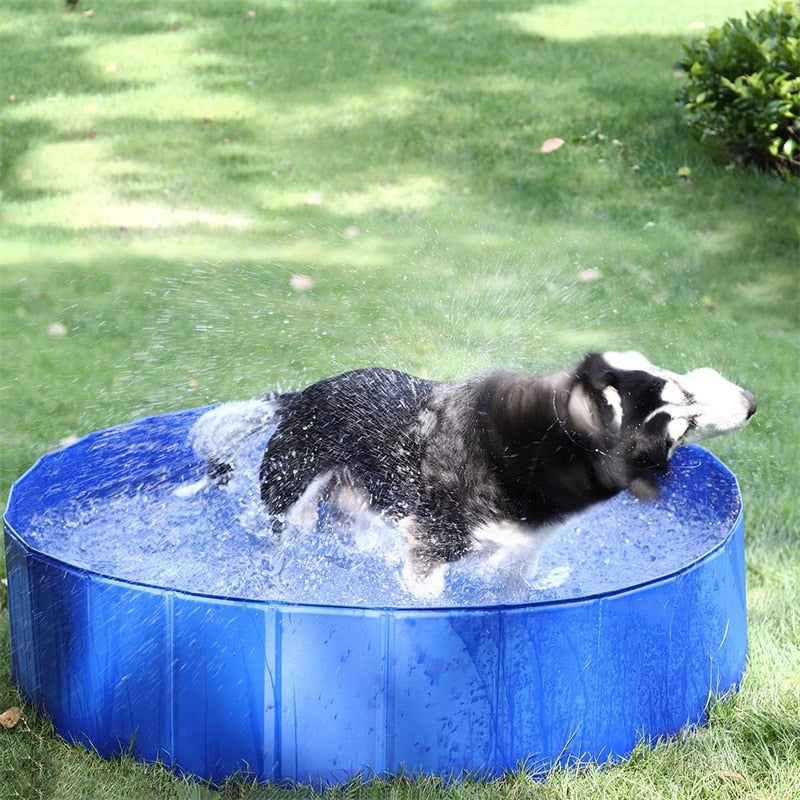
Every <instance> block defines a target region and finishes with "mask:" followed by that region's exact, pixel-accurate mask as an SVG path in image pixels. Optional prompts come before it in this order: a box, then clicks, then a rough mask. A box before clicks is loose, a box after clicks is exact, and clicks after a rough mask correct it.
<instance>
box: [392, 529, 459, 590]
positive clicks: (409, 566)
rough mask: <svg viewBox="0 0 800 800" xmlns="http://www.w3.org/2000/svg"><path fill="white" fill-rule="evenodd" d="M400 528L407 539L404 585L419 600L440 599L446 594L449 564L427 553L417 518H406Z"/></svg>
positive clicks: (403, 574)
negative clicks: (446, 574)
mask: <svg viewBox="0 0 800 800" xmlns="http://www.w3.org/2000/svg"><path fill="white" fill-rule="evenodd" d="M399 527H400V531H401V532H402V533H403V535H404V536H405V539H406V559H405V563H404V564H403V573H402V577H403V584H404V585H405V587H406V588H407V589H408V591H409V592H410V593H411V594H412V595H413V596H414V597H416V598H417V599H418V600H433V599H435V598H437V597H440V596H441V595H442V593H443V592H444V576H445V573H446V572H447V564H446V563H445V562H442V561H439V560H437V559H435V558H433V557H432V556H431V555H430V554H429V553H427V552H426V549H425V547H424V545H423V544H422V540H423V538H424V531H423V529H422V526H421V525H420V523H419V520H417V518H416V517H414V516H410V517H404V518H403V519H401V520H400V524H399Z"/></svg>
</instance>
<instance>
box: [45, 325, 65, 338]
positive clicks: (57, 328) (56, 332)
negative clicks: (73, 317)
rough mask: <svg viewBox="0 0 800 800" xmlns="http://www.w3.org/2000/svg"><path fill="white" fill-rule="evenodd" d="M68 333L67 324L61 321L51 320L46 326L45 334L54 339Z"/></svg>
mask: <svg viewBox="0 0 800 800" xmlns="http://www.w3.org/2000/svg"><path fill="white" fill-rule="evenodd" d="M68 333H69V331H68V330H67V326H66V325H65V324H64V323H63V322H53V323H52V324H50V325H48V326H47V335H48V336H52V337H53V338H54V339H61V338H63V337H64V336H66V335H67V334H68Z"/></svg>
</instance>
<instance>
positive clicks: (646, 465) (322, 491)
mask: <svg viewBox="0 0 800 800" xmlns="http://www.w3.org/2000/svg"><path fill="white" fill-rule="evenodd" d="M755 412H756V400H755V397H754V396H753V395H752V394H751V393H750V392H748V391H746V390H745V389H742V388H740V387H738V386H736V385H734V384H733V383H730V382H729V381H727V380H726V379H725V378H723V377H722V376H721V375H720V374H719V373H717V372H715V371H714V370H713V369H698V370H694V371H692V372H689V373H688V374H686V375H678V374H675V373H673V372H669V371H667V370H664V369H661V368H659V367H656V366H654V365H653V364H651V363H650V362H649V361H648V360H647V359H646V358H645V357H644V356H642V355H641V354H639V353H635V352H625V353H617V352H605V353H590V354H588V355H586V356H585V357H584V358H583V359H582V360H581V361H580V362H579V363H577V364H575V365H573V366H571V367H569V368H567V369H565V370H562V371H559V372H555V373H552V374H548V375H542V376H536V375H530V374H524V373H518V372H507V371H498V372H491V373H488V374H485V375H481V376H477V377H470V378H466V379H462V380H456V381H453V382H438V381H433V380H426V379H422V378H417V377H414V376H412V375H408V374H406V373H404V372H399V371H397V370H392V369H384V368H367V369H357V370H353V371H350V372H345V373H344V374H342V375H338V376H336V377H331V378H327V379H325V380H321V381H319V382H318V383H314V384H312V385H310V386H308V387H307V388H305V389H303V390H302V391H298V392H286V393H281V394H275V395H269V396H266V397H264V398H262V399H261V400H254V401H248V402H245V403H239V404H236V403H234V404H227V405H223V406H220V407H218V408H216V409H213V410H212V411H210V412H208V413H207V414H206V415H205V417H203V418H201V419H200V420H199V422H198V423H197V424H196V426H195V431H194V434H193V435H194V439H195V442H196V443H197V442H203V443H204V445H203V447H202V448H201V449H203V451H204V455H205V457H206V459H207V462H208V471H207V477H206V479H205V480H206V482H211V483H216V484H224V483H225V482H227V480H228V479H229V477H230V475H231V474H232V471H233V470H234V468H235V463H236V455H237V452H238V451H240V450H241V449H242V446H243V442H244V441H245V440H246V439H247V438H248V436H251V435H252V434H253V433H254V432H256V431H263V430H265V429H266V427H267V426H269V425H271V424H272V425H274V424H275V420H277V427H276V428H275V430H274V433H273V434H272V436H271V437H270V439H269V441H268V443H267V446H266V449H265V451H264V454H263V458H262V460H261V466H260V471H259V480H260V494H261V500H262V501H263V504H264V506H265V508H266V510H267V511H268V512H269V514H270V515H273V519H275V520H277V521H278V526H279V527H280V525H282V524H285V523H286V522H290V523H293V524H305V525H308V524H309V523H311V522H313V520H315V519H316V508H317V506H318V505H319V503H320V502H323V501H324V502H325V503H326V504H328V505H329V506H333V507H338V508H341V509H344V510H345V512H348V513H349V512H355V511H356V510H358V509H359V508H365V507H368V508H370V509H372V510H375V511H377V512H379V513H380V514H382V515H384V516H385V517H387V518H389V519H390V520H394V521H396V522H397V523H398V524H399V527H400V530H401V531H402V532H403V533H404V534H405V537H406V540H407V543H408V561H407V568H406V570H404V575H405V577H406V578H407V582H408V584H409V585H410V586H411V588H412V591H413V592H414V593H415V594H421V595H431V594H438V593H439V592H440V591H441V589H442V588H443V586H444V568H445V567H446V565H447V564H448V563H450V562H454V561H457V560H458V559H460V558H462V557H463V556H464V555H466V554H467V553H468V552H469V551H470V550H472V549H474V548H475V547H477V546H479V545H481V544H482V543H485V542H492V543H494V545H498V546H502V545H503V544H504V543H512V544H513V543H515V542H519V541H521V540H525V539H530V538H531V536H532V534H533V533H534V532H535V531H536V529H541V528H542V526H546V525H547V524H548V523H552V522H557V521H560V520H561V519H563V518H564V517H565V516H567V515H569V514H571V513H573V512H576V511H579V510H581V509H583V508H586V507H587V506H589V505H591V504H593V503H597V502H599V501H602V500H605V499H608V498H610V497H612V496H613V495H615V494H617V493H618V492H620V491H622V490H628V491H630V492H631V493H632V494H633V495H634V496H636V497H637V498H640V499H648V498H655V497H657V495H658V484H657V478H656V476H657V475H659V474H661V473H665V472H666V471H667V470H668V465H669V460H670V457H671V456H672V454H673V452H674V451H675V449H676V448H678V447H679V446H681V445H683V444H687V443H691V442H697V441H700V440H702V439H706V438H708V437H711V436H717V435H720V434H725V433H729V432H731V431H735V430H737V429H739V428H742V427H744V425H746V424H747V422H748V421H749V420H750V418H751V417H752V416H753V414H755ZM234 418H235V419H236V420H237V422H236V423H235V424H233V425H231V424H230V423H231V420H232V419H234ZM232 431H233V432H232Z"/></svg>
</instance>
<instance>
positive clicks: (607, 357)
mask: <svg viewBox="0 0 800 800" xmlns="http://www.w3.org/2000/svg"><path fill="white" fill-rule="evenodd" d="M603 360H604V361H605V362H606V364H608V366H609V367H611V369H615V370H619V371H621V372H637V371H638V372H649V373H650V374H652V375H660V374H661V373H662V370H660V369H659V368H658V367H656V366H654V365H653V364H651V363H650V362H649V361H648V360H647V359H646V358H645V357H644V356H643V355H642V354H641V353H637V352H636V351H635V350H628V351H627V352H625V353H615V352H613V351H612V352H609V353H603Z"/></svg>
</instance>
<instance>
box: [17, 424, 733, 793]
mask: <svg viewBox="0 0 800 800" xmlns="http://www.w3.org/2000/svg"><path fill="white" fill-rule="evenodd" d="M201 411H202V410H191V411H186V412H180V413H177V414H171V415H163V416H160V417H154V418H150V419H147V420H142V421H139V422H135V423H132V424H130V425H126V426H120V427H118V428H112V429H110V430H108V431H102V432H99V433H96V434H92V435H90V436H89V437H86V438H85V439H83V440H81V441H80V442H78V443H77V444H75V445H73V446H71V447H69V448H66V449H64V450H61V451H58V452H56V453H52V454H49V455H47V456H45V457H43V458H42V459H41V460H40V461H39V462H38V463H37V464H36V465H35V466H34V467H33V468H32V469H31V470H30V471H29V472H28V473H26V475H24V476H23V477H22V478H20V480H19V481H17V483H16V484H15V485H14V487H13V489H12V493H11V497H10V499H9V504H8V508H7V510H6V515H5V540H6V557H7V570H8V582H9V606H10V608H9V613H10V623H11V647H12V671H13V676H14V680H15V681H16V682H17V684H18V685H19V686H20V688H21V689H22V691H23V692H24V694H25V695H26V697H27V698H28V699H29V700H30V701H31V702H32V703H33V704H35V705H36V706H37V707H40V708H43V709H45V710H46V711H47V712H48V713H49V714H50V715H51V716H52V718H53V720H54V723H55V726H56V729H57V730H58V732H59V733H60V734H61V735H62V736H64V737H65V738H66V739H68V740H74V741H78V742H82V743H85V744H87V745H90V746H91V747H93V748H95V749H97V751H98V752H99V753H100V754H101V755H102V756H104V757H110V756H113V755H115V754H117V753H119V752H121V751H126V752H127V751H132V752H133V753H134V754H135V755H136V756H138V757H140V758H142V759H144V760H147V761H154V760H156V759H161V760H163V761H164V763H166V764H167V765H169V766H171V767H173V768H175V769H177V770H180V771H186V772H189V773H193V774H196V775H198V776H200V777H202V778H210V779H213V780H222V779H223V778H225V777H226V776H229V775H231V774H233V773H236V772H246V773H249V774H251V775H252V776H253V777H258V778H260V779H264V780H282V779H292V780H297V781H302V782H306V781H308V782H312V783H315V784H327V783H336V782H339V781H342V780H346V779H347V778H349V777H351V776H352V775H353V774H357V773H362V774H364V775H365V776H369V775H373V774H376V773H377V774H385V773H388V774H390V773H396V772H398V771H400V770H401V769H403V770H404V771H405V772H406V773H407V774H408V773H412V774H413V773H417V772H420V771H424V772H428V773H437V774H444V775H448V776H449V775H455V776H458V775H460V774H462V773H463V772H464V771H469V772H475V773H479V774H482V775H495V774H498V773H501V772H503V771H504V770H506V769H513V768H515V767H517V766H518V765H519V764H520V763H523V762H524V763H526V764H527V765H528V767H529V768H530V769H533V770H544V769H546V768H548V767H549V766H551V765H552V764H554V763H569V762H571V761H574V760H577V759H584V758H592V759H596V760H599V761H606V760H608V759H619V758H623V757H625V756H626V755H627V754H628V753H630V751H631V750H632V749H633V747H634V746H635V745H636V744H637V742H638V741H639V740H640V739H641V738H642V737H644V738H649V739H656V738H660V737H664V736H669V735H672V734H674V733H676V732H677V731H678V730H680V729H681V728H682V727H683V726H685V725H687V724H692V723H698V722H702V721H703V719H704V713H705V710H706V707H707V703H708V700H709V695H710V693H714V694H720V693H725V692H727V691H728V690H730V689H731V688H733V687H735V686H736V685H737V684H738V682H739V680H740V678H741V675H742V672H743V669H744V666H745V660H746V653H747V619H746V605H745V583H744V522H743V517H742V511H741V499H740V494H739V490H738V486H737V485H736V481H735V479H734V477H733V475H732V474H731V473H730V472H729V471H728V470H727V469H726V468H725V467H724V466H723V465H722V464H721V463H720V462H719V461H718V460H717V459H716V458H714V457H713V456H712V455H711V454H709V453H708V452H707V451H705V450H703V449H701V448H697V447H691V448H683V449H682V450H681V451H679V453H678V454H677V456H676V458H678V461H677V464H676V469H675V470H674V475H673V476H672V477H671V478H670V479H669V480H670V481H673V482H677V484H674V483H673V484H670V485H669V486H667V487H666V488H667V491H666V492H665V494H666V495H668V496H669V495H671V496H673V498H675V497H677V498H678V499H680V498H682V502H683V505H684V506H685V507H686V508H687V510H688V509H691V512H692V515H693V519H694V520H696V524H697V526H698V536H705V535H707V530H708V528H709V527H714V526H717V527H718V526H719V525H720V521H722V524H723V525H724V527H725V532H724V535H721V536H720V537H718V541H715V542H714V543H712V544H711V546H710V547H709V549H708V550H707V551H706V552H703V553H702V554H701V555H700V556H699V557H696V558H693V560H691V561H689V562H687V563H686V564H685V565H683V566H682V567H681V568H679V569H675V570H672V571H670V572H669V573H668V574H664V575H661V576H658V577H655V578H651V579H648V580H647V581H638V580H637V576H636V575H634V574H631V575H629V576H628V577H629V579H630V581H629V585H628V586H623V587H621V588H615V589H608V590H607V591H603V592H600V593H593V594H591V595H587V596H585V597H580V596H577V597H576V596H570V597H565V598H556V599H552V598H550V599H537V600H532V601H530V600H529V601H527V602H522V603H519V602H516V603H505V604H504V603H502V602H492V603H485V604H482V605H474V606H469V605H461V606H456V605H454V606H449V607H448V606H438V607H436V606H434V607H427V608H414V607H402V606H392V605H389V604H387V605H385V606H384V605H380V604H373V605H366V606H364V605H362V606H359V605H343V604H338V605H337V604H335V603H325V604H321V603H305V604H304V603H298V602H291V601H289V600H287V599H285V598H283V599H277V600H270V599H263V598H261V599H252V598H250V599H249V598H247V597H241V596H228V597H226V596H223V595H221V594H215V595H212V594H208V593H205V592H204V589H203V587H200V589H199V591H196V592H193V591H190V590H187V589H185V588H180V589H176V588H171V587H168V586H161V585H158V584H157V582H155V581H154V582H152V583H143V582H137V581H134V580H131V579H130V578H129V577H128V576H126V575H124V574H114V572H113V569H108V570H105V571H104V570H99V569H87V568H86V567H85V566H75V565H74V564H70V563H68V562H67V561H65V560H63V559H62V558H55V557H53V556H52V555H50V554H48V552H46V551H40V550H39V549H38V548H37V544H38V542H37V537H33V538H31V537H30V536H29V533H31V531H32V528H31V523H32V521H33V520H36V519H37V517H40V516H41V515H42V514H46V513H47V512H48V510H49V509H52V508H53V507H55V506H58V505H59V504H63V503H68V502H70V501H73V500H75V499H78V500H79V501H80V502H82V503H86V504H87V505H91V503H93V502H98V501H102V500H103V498H108V497H112V496H116V495H118V494H120V493H121V492H125V491H129V490H130V489H129V487H132V486H135V487H136V488H137V489H138V488H140V487H142V486H154V487H157V486H160V485H163V484H168V485H175V484H177V483H179V482H181V481H184V480H190V479H193V477H195V476H196V473H197V470H198V469H199V468H200V467H201V465H198V464H197V463H196V460H195V456H194V455H193V454H192V453H191V450H190V449H189V448H188V446H187V445H186V443H185V438H186V433H187V431H188V428H189V427H190V426H191V423H192V422H193V421H194V419H196V417H197V415H198V414H199V413H200V412H201ZM684 451H685V452H684ZM121 464H124V471H123V470H122V469H121V468H120V465H121ZM703 515H705V517H707V518H706V519H704V518H703ZM118 535H119V536H121V537H125V536H126V532H125V530H120V531H118ZM629 535H630V536H631V537H635V536H636V531H635V530H631V532H630V534H629ZM112 566H113V565H112ZM210 568H212V569H213V564H212V565H210Z"/></svg>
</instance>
